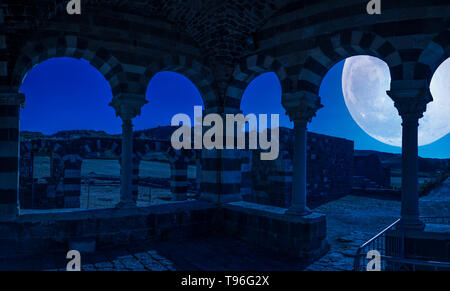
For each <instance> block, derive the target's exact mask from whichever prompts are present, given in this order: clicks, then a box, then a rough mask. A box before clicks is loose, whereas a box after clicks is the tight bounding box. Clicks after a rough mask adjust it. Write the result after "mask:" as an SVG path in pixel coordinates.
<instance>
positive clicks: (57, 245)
mask: <svg viewBox="0 0 450 291" xmlns="http://www.w3.org/2000/svg"><path fill="white" fill-rule="evenodd" d="M216 213H217V212H216V208H215V207H214V206H213V205H212V204H210V203H207V202H201V201H185V202H177V203H168V204H164V205H154V206H149V207H142V208H131V209H105V210H90V211H64V210H61V211H59V212H52V213H50V212H41V213H36V212H34V213H32V214H23V215H21V216H19V218H18V219H17V220H15V221H9V222H0V258H1V257H4V256H8V255H9V254H24V255H26V254H28V255H30V254H33V253H39V252H42V251H43V250H48V251H51V252H57V251H65V252H67V251H68V250H69V249H70V247H71V246H73V245H77V244H78V245H80V244H82V243H84V244H85V245H86V244H91V245H92V244H94V246H95V247H96V248H97V249H108V248H115V247H119V246H121V245H130V244H133V243H143V242H146V241H156V240H169V239H176V238H186V237H194V236H200V235H206V234H208V233H210V232H211V230H212V229H213V225H214V224H215V214H216ZM0 261H1V260H0Z"/></svg>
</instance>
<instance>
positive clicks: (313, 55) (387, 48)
mask: <svg viewBox="0 0 450 291" xmlns="http://www.w3.org/2000/svg"><path fill="white" fill-rule="evenodd" d="M307 53H308V57H307V58H306V60H305V61H304V62H303V64H302V66H301V70H300V72H299V74H298V82H297V84H293V86H294V88H293V91H295V92H305V93H306V94H312V95H314V96H318V95H319V88H320V85H321V83H322V80H323V78H324V77H325V75H326V74H327V73H328V71H329V70H330V69H331V68H332V67H333V66H334V65H335V64H336V63H338V62H339V61H342V60H344V59H346V58H348V57H352V56H357V55H370V56H373V57H377V58H379V59H381V60H383V61H384V62H386V63H387V64H388V66H389V68H390V71H391V77H392V79H402V77H403V76H402V74H401V71H402V70H401V66H402V60H401V57H400V54H399V52H398V50H397V49H396V48H395V47H394V46H393V45H392V44H391V43H390V42H389V41H388V40H386V39H384V38H382V37H380V36H378V35H376V34H374V33H372V32H366V31H343V32H340V33H337V34H334V35H331V36H330V35H326V36H322V37H320V38H318V39H316V45H315V48H314V49H312V50H310V51H308V52H307Z"/></svg>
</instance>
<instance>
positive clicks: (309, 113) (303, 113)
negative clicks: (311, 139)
mask: <svg viewBox="0 0 450 291" xmlns="http://www.w3.org/2000/svg"><path fill="white" fill-rule="evenodd" d="M322 107H323V105H322V104H321V103H320V97H318V96H317V98H306V97H304V98H301V99H300V100H299V101H298V103H297V104H296V105H295V106H290V107H288V108H287V112H286V113H287V115H288V116H289V118H290V119H291V121H293V122H304V123H308V122H311V120H312V118H313V117H314V116H316V112H317V110H319V109H320V108H322Z"/></svg>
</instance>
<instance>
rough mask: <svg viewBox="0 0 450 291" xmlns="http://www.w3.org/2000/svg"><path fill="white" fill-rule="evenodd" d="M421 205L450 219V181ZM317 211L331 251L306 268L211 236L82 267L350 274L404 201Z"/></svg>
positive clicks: (360, 202) (32, 260) (346, 200)
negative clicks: (357, 256)
mask: <svg viewBox="0 0 450 291" xmlns="http://www.w3.org/2000/svg"><path fill="white" fill-rule="evenodd" d="M420 203H421V213H422V215H425V216H445V215H448V213H450V179H449V180H447V181H446V182H445V183H444V184H443V185H442V186H441V187H439V188H437V189H435V190H434V191H432V192H431V193H430V194H429V195H428V196H426V197H423V198H421V202H420ZM314 211H317V212H321V213H325V214H327V227H328V234H327V235H328V241H329V242H330V245H331V249H330V252H328V254H326V255H325V256H324V257H322V258H321V259H319V260H318V261H316V262H314V263H313V264H311V265H305V264H304V263H302V262H300V261H299V260H297V259H295V258H292V257H289V256H283V255H277V254H274V253H273V252H271V251H267V250H264V249H260V248H255V247H253V246H250V245H248V244H247V243H244V242H242V241H239V240H234V239H231V238H227V237H222V236H213V237H203V238H195V239H186V240H179V241H168V242H158V243H151V244H148V245H145V246H140V247H133V248H129V249H122V250H111V251H103V252H96V253H94V254H83V255H82V269H83V270H85V271H90V270H92V271H93V270H97V271H112V270H130V271H147V270H155V271H163V270H189V271H191V270H192V271H195V270H215V271H221V270H233V271H241V270H255V271H263V270H280V271H281V270H310V271H323V270H327V271H329V270H331V271H340V270H352V267H353V255H354V254H355V252H356V250H357V248H358V246H360V245H361V244H362V243H363V242H365V241H367V240H368V239H370V238H371V237H373V236H374V235H375V234H377V233H378V232H379V231H381V230H382V229H383V228H385V227H386V226H387V225H389V224H391V223H392V222H393V221H395V220H396V219H397V218H398V216H399V213H400V202H399V201H395V200H387V199H379V198H370V197H361V196H353V195H348V196H345V197H342V198H340V199H337V200H335V201H332V202H329V203H326V204H324V205H321V206H319V207H317V208H316V209H315V210H314ZM67 262H68V260H67V259H66V258H65V254H52V255H44V256H42V254H40V255H36V256H34V257H28V258H27V259H26V260H18V259H17V258H10V259H6V260H5V259H4V260H3V261H1V262H0V269H2V268H6V269H8V270H14V269H16V270H17V269H19V270H20V269H21V270H65V266H66V264H67ZM2 266H3V267H2ZM4 266H6V267H4Z"/></svg>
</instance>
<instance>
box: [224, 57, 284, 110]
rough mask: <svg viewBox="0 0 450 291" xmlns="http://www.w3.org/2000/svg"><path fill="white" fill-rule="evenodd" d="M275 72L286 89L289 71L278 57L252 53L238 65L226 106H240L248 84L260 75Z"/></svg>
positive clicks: (226, 94) (229, 89) (227, 92)
mask: <svg viewBox="0 0 450 291" xmlns="http://www.w3.org/2000/svg"><path fill="white" fill-rule="evenodd" d="M268 72H274V73H275V74H276V75H277V77H278V79H279V80H280V83H281V87H282V90H283V91H285V89H286V88H285V87H286V81H287V77H288V76H287V73H286V70H285V68H284V66H283V64H281V63H280V62H279V61H278V60H277V59H275V58H273V57H271V56H266V55H259V54H255V55H251V56H249V57H247V58H246V59H245V60H244V61H242V62H241V63H240V64H239V65H237V66H236V68H235V70H234V73H233V77H232V80H231V82H230V84H229V86H228V88H227V91H226V93H225V96H226V106H229V107H232V108H240V105H241V100H242V96H243V95H244V91H245V89H246V88H247V87H248V85H249V84H250V83H251V82H252V81H253V80H254V79H255V78H256V77H258V76H259V75H261V74H264V73H268Z"/></svg>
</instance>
